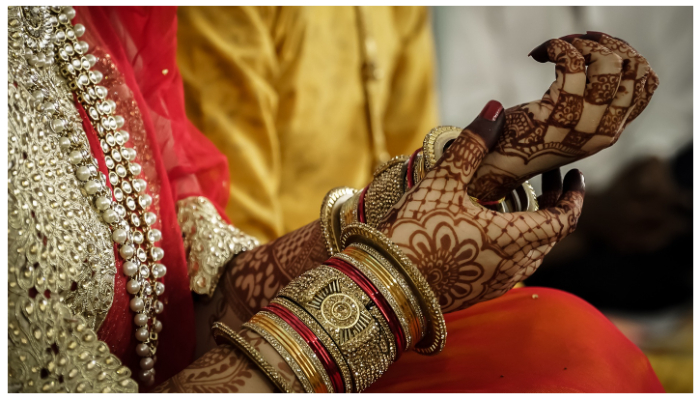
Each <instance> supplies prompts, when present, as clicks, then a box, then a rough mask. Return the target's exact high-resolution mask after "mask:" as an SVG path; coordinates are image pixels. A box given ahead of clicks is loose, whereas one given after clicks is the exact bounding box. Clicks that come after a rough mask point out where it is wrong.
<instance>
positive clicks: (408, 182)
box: [406, 149, 423, 189]
mask: <svg viewBox="0 0 700 400" xmlns="http://www.w3.org/2000/svg"><path fill="white" fill-rule="evenodd" d="M421 150H423V149H418V150H416V151H414V152H413V154H411V158H409V159H408V167H407V168H406V169H407V171H406V186H408V187H407V188H406V189H411V188H412V187H413V185H414V184H415V183H414V182H413V164H415V162H416V157H417V156H418V152H420V151H421Z"/></svg>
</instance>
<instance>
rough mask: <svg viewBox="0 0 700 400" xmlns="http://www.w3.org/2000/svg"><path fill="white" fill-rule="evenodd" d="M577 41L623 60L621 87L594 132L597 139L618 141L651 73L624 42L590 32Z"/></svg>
mask: <svg viewBox="0 0 700 400" xmlns="http://www.w3.org/2000/svg"><path fill="white" fill-rule="evenodd" d="M580 39H588V40H592V41H595V42H598V43H600V44H601V45H603V46H605V47H607V48H608V49H610V50H611V51H612V52H614V53H615V54H617V55H618V56H620V57H621V58H622V63H623V64H622V78H621V80H620V86H619V87H618V90H617V93H615V98H614V99H613V101H612V102H611V103H610V106H609V107H608V109H607V110H606V112H605V115H604V116H603V119H602V121H601V123H600V125H599V126H598V129H597V130H596V134H598V135H605V136H610V137H613V138H614V139H615V140H617V138H618V137H619V135H620V133H621V132H622V129H623V127H624V124H625V122H626V120H627V118H628V116H629V113H630V111H632V106H633V105H634V104H635V102H636V101H637V99H638V98H639V96H640V95H641V93H642V92H643V90H644V87H645V84H646V80H647V76H648V74H649V70H650V67H649V63H648V62H647V60H646V59H645V58H644V57H642V55H641V54H639V53H638V52H637V50H635V49H634V48H633V47H632V46H630V45H629V44H627V42H625V41H623V40H621V39H617V38H614V37H612V36H610V35H607V34H605V33H602V32H592V31H589V32H588V33H586V34H585V35H583V36H581V38H580ZM601 140H604V139H601Z"/></svg>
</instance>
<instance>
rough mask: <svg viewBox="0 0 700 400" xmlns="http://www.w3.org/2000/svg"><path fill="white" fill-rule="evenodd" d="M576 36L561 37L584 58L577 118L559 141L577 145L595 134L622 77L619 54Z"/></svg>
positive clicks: (577, 146) (584, 142)
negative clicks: (585, 79) (579, 116)
mask: <svg viewBox="0 0 700 400" xmlns="http://www.w3.org/2000/svg"><path fill="white" fill-rule="evenodd" d="M577 36H581V35H571V36H568V37H565V38H563V39H562V40H565V41H568V42H570V43H571V44H572V45H573V46H574V47H575V48H576V50H578V51H579V52H580V53H581V55H582V56H583V57H584V59H585V60H586V64H587V65H588V69H587V71H586V77H587V84H586V90H585V94H584V96H583V99H584V102H583V110H582V112H581V119H580V120H579V122H578V124H577V125H576V127H574V129H573V130H572V131H571V132H569V134H568V135H567V136H566V138H564V141H563V143H564V144H566V145H569V146H572V147H575V148H581V147H583V146H584V145H585V144H586V143H587V142H588V141H589V140H590V139H591V138H593V137H594V136H595V134H596V130H597V128H598V125H600V122H601V120H602V119H603V116H604V115H605V111H606V110H607V109H608V106H609V105H610V104H611V103H612V101H613V99H614V97H615V93H617V89H618V86H619V85H620V79H621V77H622V57H620V56H618V55H617V54H615V53H613V52H612V51H611V50H610V49H608V48H607V47H605V46H603V45H601V44H600V43H598V42H595V41H592V40H587V39H581V38H580V37H577ZM607 140H609V139H607Z"/></svg>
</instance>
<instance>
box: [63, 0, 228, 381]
mask: <svg viewBox="0 0 700 400" xmlns="http://www.w3.org/2000/svg"><path fill="white" fill-rule="evenodd" d="M74 23H81V24H83V25H85V27H86V33H85V36H83V38H82V40H85V41H86V42H88V44H89V45H90V49H91V50H90V51H91V53H92V54H94V55H96V56H97V57H99V62H98V64H97V65H96V66H95V69H97V70H99V71H100V72H102V73H103V74H104V76H105V78H104V80H103V82H102V83H101V85H103V86H105V87H106V88H107V89H108V91H109V96H110V98H111V99H113V100H114V101H115V102H116V103H117V114H118V115H121V116H123V117H124V118H125V120H126V123H125V126H124V128H123V129H124V130H126V131H127V132H129V134H130V139H129V143H128V144H127V147H134V148H135V149H136V150H137V153H138V158H137V160H136V162H138V163H139V164H141V165H142V167H143V173H144V175H145V177H146V180H147V182H148V192H149V193H150V194H151V195H152V196H153V206H152V210H151V211H153V212H155V213H156V214H157V215H158V224H159V226H157V228H159V229H160V230H161V231H162V233H163V240H162V242H161V243H160V245H161V247H162V248H163V249H164V250H165V258H164V259H163V264H165V265H166V266H167V267H168V273H167V275H166V276H165V278H164V284H165V293H164V294H163V295H162V296H161V297H160V299H161V300H162V301H163V303H164V304H165V311H164V312H163V314H161V315H160V316H159V319H160V320H161V321H162V322H163V331H162V332H161V333H160V335H159V346H158V352H157V358H158V361H157V365H156V371H157V372H156V384H158V383H159V382H162V381H163V380H165V379H167V378H169V377H170V376H172V375H173V374H175V373H177V372H178V371H180V370H182V369H183V368H185V367H186V366H187V365H188V364H189V363H190V362H191V361H192V357H193V353H194V346H195V331H194V314H193V306H192V297H191V294H190V290H189V280H188V277H187V265H186V261H185V254H184V249H183V246H182V237H181V233H180V229H179V227H178V225H177V218H176V210H175V202H176V201H177V200H179V199H182V198H185V197H189V196H205V197H207V198H208V199H209V200H210V201H211V202H212V203H213V204H214V205H215V206H216V207H217V208H218V209H219V210H220V214H221V216H222V217H223V218H226V214H225V213H224V212H223V211H222V210H223V208H224V207H225V205H226V202H227V201H228V182H229V177H228V166H227V161H226V157H225V156H224V155H223V154H221V153H220V152H219V151H218V150H217V149H216V148H215V147H214V145H213V144H212V143H211V142H210V141H209V140H208V139H206V138H205V137H204V135H202V133H201V132H199V131H198V130H197V129H196V128H195V127H194V126H193V125H192V124H191V123H190V122H189V120H188V119H187V116H186V113H185V107H184V94H183V88H182V80H181V77H180V74H179V72H178V69H177V65H176V61H175V56H176V48H177V42H176V37H177V36H176V29H177V19H176V8H174V7H77V8H76V20H74ZM85 125H86V126H85V128H86V132H87V134H88V135H90V136H92V139H93V140H91V143H92V142H94V143H97V142H98V141H97V140H96V133H95V132H94V130H93V129H92V127H91V126H89V123H87V122H86V123H85ZM93 154H94V155H95V156H96V157H98V158H100V159H103V158H104V156H103V154H102V151H101V150H100V149H99V147H96V148H93ZM117 268H118V272H119V273H118V274H117V277H116V281H115V296H114V302H113V305H112V308H111V309H110V312H109V314H108V316H107V318H106V320H105V322H104V323H103V324H102V326H101V328H100V331H99V336H100V339H101V340H104V341H105V342H106V343H107V344H109V346H110V348H111V351H112V352H113V353H114V354H115V355H116V356H118V357H119V358H120V359H121V360H122V362H123V363H124V364H126V365H127V366H129V367H130V368H131V369H132V371H133V372H137V371H138V370H139V369H140V368H139V366H138V362H139V357H138V356H137V355H136V353H135V347H136V345H137V341H136V339H135V337H134V325H133V322H132V319H133V313H132V312H131V310H130V309H129V304H128V303H129V295H128V294H127V292H126V290H125V289H124V287H125V283H126V278H125V276H124V275H123V274H121V265H118V266H117Z"/></svg>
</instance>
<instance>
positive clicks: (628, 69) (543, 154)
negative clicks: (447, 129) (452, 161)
mask: <svg viewBox="0 0 700 400" xmlns="http://www.w3.org/2000/svg"><path fill="white" fill-rule="evenodd" d="M530 55H531V56H532V57H533V58H534V59H535V60H536V61H538V62H541V63H546V62H552V63H554V64H555V71H556V80H555V81H554V82H553V83H552V85H551V86H550V88H549V90H547V92H546V93H545V94H544V96H543V97H542V99H540V100H537V101H533V102H530V103H525V104H521V105H518V106H515V107H512V108H510V109H508V110H506V112H505V114H506V128H505V132H504V134H503V135H502V136H501V137H500V139H499V141H498V144H497V145H496V147H495V148H494V149H493V150H492V151H491V152H490V153H489V154H488V155H486V157H485V158H484V160H483V162H482V164H481V166H480V167H479V168H478V170H477V171H476V174H475V177H474V179H473V180H472V182H470V184H469V192H470V194H471V195H472V196H475V197H477V198H479V199H481V200H486V201H492V200H497V199H500V198H501V197H503V196H504V195H505V194H507V193H508V192H510V191H511V190H513V189H515V188H516V187H517V186H518V185H520V184H522V182H523V181H525V180H526V179H529V178H531V177H533V176H535V175H537V174H540V173H542V172H544V171H549V170H551V169H554V168H556V167H559V166H562V165H565V164H569V163H571V162H573V161H576V160H579V159H581V158H584V157H588V156H590V155H592V154H595V153H597V152H598V151H600V150H603V149H605V148H607V147H610V146H612V145H613V144H614V143H615V142H616V141H617V140H618V139H619V137H620V134H621V133H622V132H623V130H624V128H625V127H627V125H629V123H630V122H632V121H633V120H634V119H635V118H637V116H639V114H640V113H641V112H642V111H643V110H644V109H645V108H646V106H647V105H648V104H649V101H650V100H651V97H652V95H653V94H654V91H655V90H656V88H657V87H658V85H659V78H658V77H657V76H656V73H655V72H654V71H653V70H652V69H651V67H650V66H649V63H648V62H647V60H646V59H645V58H644V57H642V56H641V55H640V54H639V53H638V52H637V51H636V50H635V49H634V48H632V47H631V46H630V45H629V44H628V43H627V42H625V41H623V40H622V39H618V38H614V37H611V36H609V35H606V34H604V33H599V32H588V33H587V34H585V35H569V36H565V37H563V38H560V39H552V40H548V41H546V42H545V43H543V44H542V45H540V46H538V47H537V48H535V49H534V50H533V51H532V52H531V53H530Z"/></svg>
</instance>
